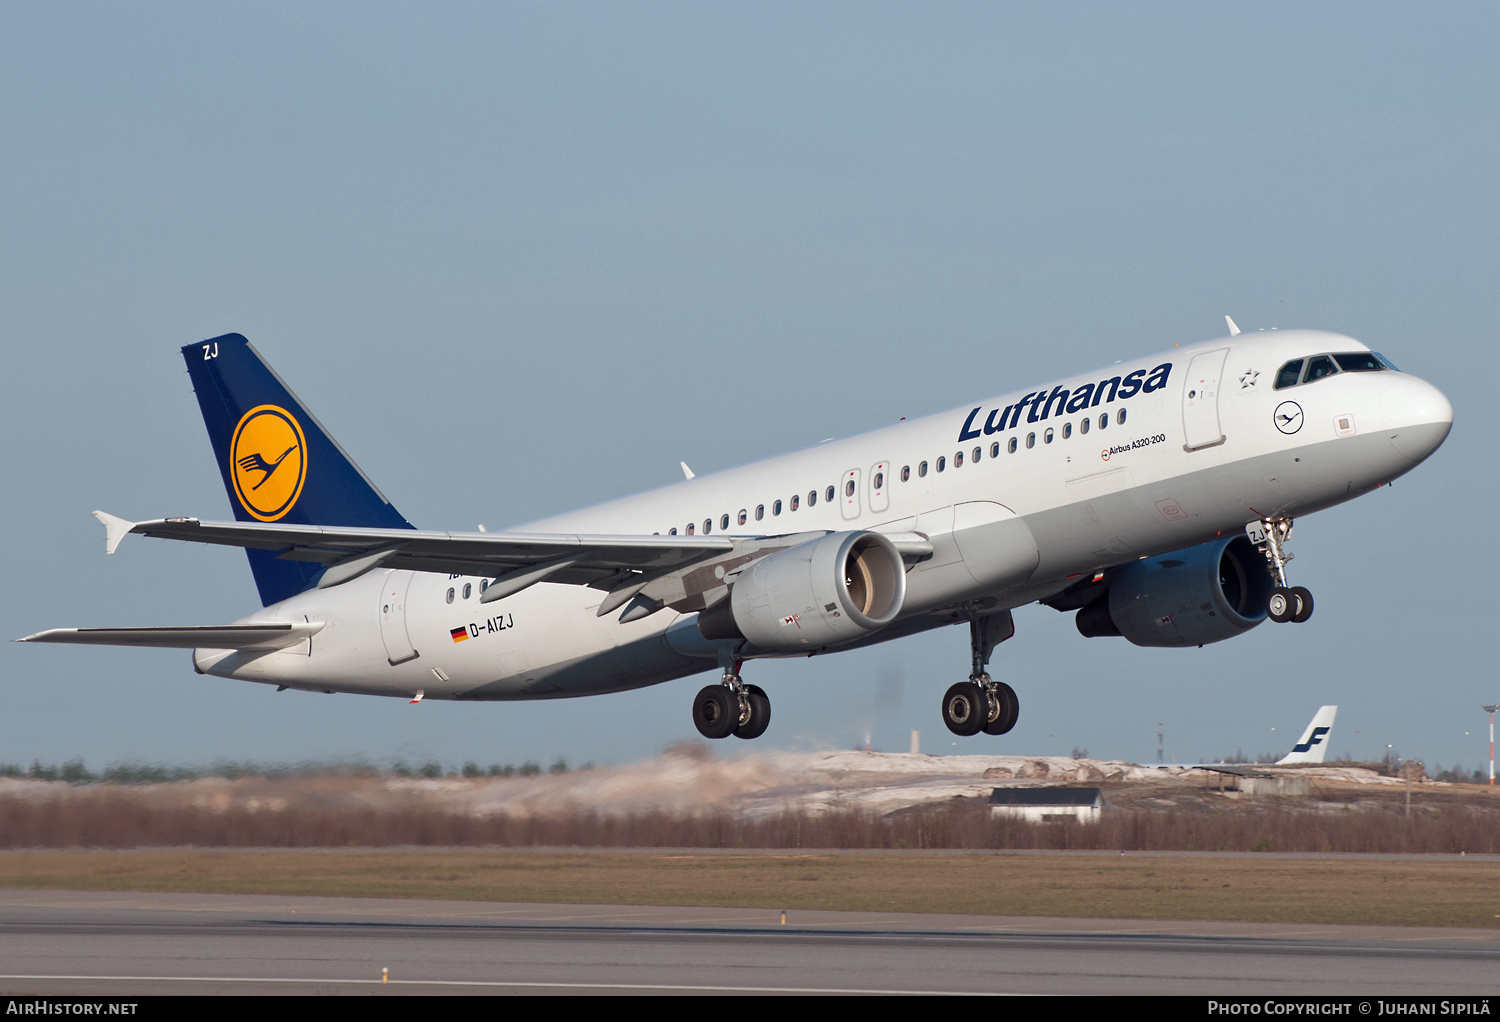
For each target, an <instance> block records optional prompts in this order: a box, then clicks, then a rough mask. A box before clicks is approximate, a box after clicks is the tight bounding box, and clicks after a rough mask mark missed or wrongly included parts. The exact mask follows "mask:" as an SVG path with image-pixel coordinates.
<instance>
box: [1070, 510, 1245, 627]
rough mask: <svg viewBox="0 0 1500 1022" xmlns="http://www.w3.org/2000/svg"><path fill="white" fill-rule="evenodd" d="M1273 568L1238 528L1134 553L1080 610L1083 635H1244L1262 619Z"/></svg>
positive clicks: (1079, 618)
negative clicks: (1152, 553) (1191, 543)
mask: <svg viewBox="0 0 1500 1022" xmlns="http://www.w3.org/2000/svg"><path fill="white" fill-rule="evenodd" d="M1271 584H1272V583H1271V575H1270V573H1269V572H1267V571H1266V566H1265V558H1264V556H1263V555H1262V554H1261V553H1260V551H1259V550H1257V549H1256V548H1255V546H1254V545H1253V544H1252V543H1251V542H1250V541H1249V540H1248V539H1246V538H1245V537H1244V536H1236V537H1234V538H1233V539H1222V540H1215V541H1214V542H1212V543H1204V544H1203V545H1202V546H1195V547H1189V548H1187V549H1186V550H1176V551H1173V552H1172V553H1169V554H1161V555H1159V556H1157V557H1148V558H1147V559H1146V560H1144V561H1136V562H1135V563H1134V564H1131V565H1128V566H1127V567H1125V568H1123V569H1121V570H1120V571H1118V572H1116V573H1115V576H1114V577H1113V578H1112V579H1111V580H1110V583H1109V592H1107V593H1106V594H1105V595H1103V596H1101V597H1099V599H1097V600H1095V601H1094V602H1093V603H1090V604H1089V605H1088V606H1086V607H1084V608H1083V609H1082V610H1080V611H1079V612H1078V619H1077V621H1078V630H1079V631H1080V632H1082V633H1083V634H1084V635H1086V636H1089V637H1091V638H1092V637H1094V636H1100V635H1123V636H1124V637H1125V638H1127V639H1129V640H1130V641H1131V642H1133V643H1135V644H1136V645H1137V646H1202V645H1204V644H1205V643H1209V642H1219V641H1220V640H1222V639H1232V638H1234V637H1235V636H1236V635H1243V634H1244V633H1245V632H1248V631H1249V630H1250V629H1252V628H1254V627H1255V626H1256V625H1258V624H1260V623H1261V622H1262V621H1264V620H1265V619H1266V599H1267V597H1269V596H1270V595H1271Z"/></svg>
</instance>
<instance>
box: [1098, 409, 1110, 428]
mask: <svg viewBox="0 0 1500 1022" xmlns="http://www.w3.org/2000/svg"><path fill="white" fill-rule="evenodd" d="M1108 425H1109V413H1108V412H1105V413H1104V414H1103V415H1101V416H1099V428H1100V429H1104V428H1105V427H1106V426H1108Z"/></svg>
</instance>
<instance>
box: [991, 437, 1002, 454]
mask: <svg viewBox="0 0 1500 1022" xmlns="http://www.w3.org/2000/svg"><path fill="white" fill-rule="evenodd" d="M990 457H991V458H998V457H1000V441H998V440H996V441H995V442H994V443H992V444H990Z"/></svg>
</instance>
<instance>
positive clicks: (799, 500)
mask: <svg viewBox="0 0 1500 1022" xmlns="http://www.w3.org/2000/svg"><path fill="white" fill-rule="evenodd" d="M801 505H802V498H801V497H799V496H797V495H796V494H795V493H794V494H792V510H793V511H795V510H797V508H799V507H800V506H801Z"/></svg>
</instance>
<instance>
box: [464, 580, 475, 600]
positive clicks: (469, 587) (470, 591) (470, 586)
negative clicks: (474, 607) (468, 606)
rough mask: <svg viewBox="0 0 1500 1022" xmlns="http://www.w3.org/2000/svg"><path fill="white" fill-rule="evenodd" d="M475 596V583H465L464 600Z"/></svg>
mask: <svg viewBox="0 0 1500 1022" xmlns="http://www.w3.org/2000/svg"><path fill="white" fill-rule="evenodd" d="M473 595H474V583H473V582H465V583H464V599H466V600H467V599H468V598H469V597H471V596H473Z"/></svg>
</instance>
